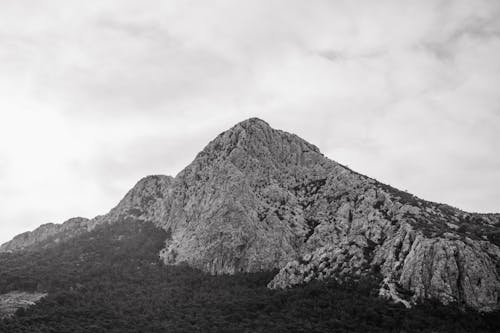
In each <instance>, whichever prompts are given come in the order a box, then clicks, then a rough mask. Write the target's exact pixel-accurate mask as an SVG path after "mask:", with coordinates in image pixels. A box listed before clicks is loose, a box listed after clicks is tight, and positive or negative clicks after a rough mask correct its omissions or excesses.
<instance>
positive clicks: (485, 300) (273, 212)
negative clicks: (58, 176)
mask: <svg viewBox="0 0 500 333" xmlns="http://www.w3.org/2000/svg"><path fill="white" fill-rule="evenodd" d="M127 217H134V218H139V219H143V220H147V221H151V222H153V223H155V224H156V225H158V226H161V227H163V228H164V229H165V230H168V231H170V232H169V234H170V237H169V238H168V239H167V240H166V242H165V248H164V249H163V250H162V251H161V253H160V257H161V258H162V259H163V260H164V262H165V263H168V264H177V263H184V262H185V263H187V264H189V265H192V266H194V267H197V268H200V269H203V270H205V271H207V272H210V273H213V274H221V273H235V272H240V271H243V272H252V271H259V270H266V269H274V268H279V269H280V272H279V273H278V274H277V275H276V277H275V278H274V279H273V280H272V281H271V282H270V283H269V287H271V288H286V287H290V286H294V285H298V284H302V283H307V282H309V281H311V280H313V279H325V278H339V279H340V278H344V277H346V278H356V277H360V276H364V275H367V274H370V275H379V276H380V282H381V289H380V294H381V295H382V296H384V297H390V298H392V299H394V300H396V301H399V302H402V303H403V304H405V305H409V304H411V303H412V302H415V301H417V300H419V299H421V298H430V297H434V298H438V299H439V300H441V301H442V302H444V303H449V302H458V303H460V304H466V305H468V306H472V307H474V308H476V309H480V310H491V309H495V308H498V306H499V295H500V277H499V271H500V250H499V248H498V246H497V245H498V244H499V241H500V233H499V231H500V230H499V227H500V226H499V224H500V215H498V214H476V213H467V212H463V211H460V210H458V209H456V208H453V207H450V206H447V205H443V204H437V203H433V202H428V201H425V200H421V199H419V198H417V197H415V196H413V195H411V194H409V193H407V192H403V191H399V190H397V189H395V188H393V187H390V186H387V185H384V184H381V183H379V182H377V181H376V180H374V179H371V178H368V177H366V176H363V175H360V174H358V173H356V172H354V171H352V170H350V169H349V168H347V167H345V166H343V165H341V164H339V163H336V162H334V161H332V160H329V159H328V158H326V157H325V156H323V155H322V154H321V153H320V152H319V150H318V148H316V147H315V146H313V145H311V144H310V143H307V142H306V141H304V140H302V139H300V138H299V137H297V136H296V135H293V134H289V133H286V132H282V131H279V130H274V129H272V128H271V127H270V126H269V125H268V124H267V123H266V122H264V121H262V120H259V119H255V118H252V119H249V120H246V121H244V122H242V123H239V124H237V125H236V126H234V127H233V128H231V129H230V130H228V131H226V132H224V133H222V134H220V135H219V136H218V137H217V138H215V139H214V140H213V141H212V142H210V143H209V144H208V146H207V147H206V148H205V149H204V150H203V151H202V152H200V153H199V154H198V155H197V157H196V158H195V160H194V161H193V162H192V163H191V164H190V165H189V166H187V167H186V168H185V169H184V170H183V171H182V172H180V173H179V174H178V175H177V176H176V177H175V178H174V179H172V178H171V177H167V176H150V177H146V178H144V179H143V180H141V181H140V182H139V183H138V184H137V185H136V186H135V187H134V188H133V189H132V190H131V191H130V192H129V193H128V194H127V195H126V196H125V197H124V199H123V200H122V201H121V202H120V203H119V204H118V206H117V207H115V208H113V209H112V210H111V211H110V212H109V213H108V214H106V215H104V216H99V217H96V218H94V219H93V220H91V221H88V222H87V223H86V225H87V228H88V229H91V228H93V227H94V226H95V225H97V224H99V223H113V222H115V221H117V220H119V219H122V218H127ZM44 228H45V229H47V230H52V229H53V228H56V227H54V225H51V226H45V227H44ZM56 229H57V228H56ZM56 229H54V230H56ZM57 232H58V231H57V230H56V231H55V232H54V231H50V232H49V231H45V233H46V234H51V235H55V234H57ZM18 237H20V236H18ZM23 237H25V236H23ZM41 238H43V237H38V236H37V237H35V236H34V235H31V236H26V239H29V241H24V240H23V239H24V238H22V239H19V241H18V243H19V244H22V243H23V242H25V244H28V245H29V244H35V243H36V242H37V241H38V240H37V239H41ZM32 239H33V240H32ZM12 242H14V240H13V241H12ZM14 243H15V242H14ZM26 246H27V245H22V246H21V245H18V246H13V245H8V246H6V245H3V246H2V249H3V248H4V247H5V248H10V249H23V248H26Z"/></svg>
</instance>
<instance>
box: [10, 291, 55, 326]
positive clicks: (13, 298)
mask: <svg viewBox="0 0 500 333" xmlns="http://www.w3.org/2000/svg"><path fill="white" fill-rule="evenodd" d="M46 295H47V294H45V293H29V292H24V291H12V292H10V293H7V294H2V295H0V319H2V318H4V317H9V316H12V315H13V314H14V313H15V312H16V311H17V310H18V309H19V308H27V307H28V306H31V305H34V304H35V303H36V302H38V301H39V300H40V299H42V298H43V297H45V296H46Z"/></svg>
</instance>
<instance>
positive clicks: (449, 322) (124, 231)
mask: <svg viewBox="0 0 500 333" xmlns="http://www.w3.org/2000/svg"><path fill="white" fill-rule="evenodd" d="M166 237H167V234H166V233H165V232H164V231H162V230H159V229H156V228H155V227H154V226H153V225H152V224H150V223H144V222H137V221H130V220H129V221H124V222H122V223H116V224H113V225H103V226H101V227H99V228H98V229H96V230H94V231H93V232H91V233H88V234H85V235H81V236H78V237H76V238H73V239H72V240H71V241H69V242H67V243H62V244H58V245H56V246H54V247H50V248H46V249H44V250H42V251H40V252H25V253H20V254H1V255H0V267H1V268H0V293H7V292H9V291H13V290H25V291H39V292H48V293H49V295H48V296H47V297H45V298H44V299H42V300H41V301H40V302H39V303H38V304H37V305H35V306H32V307H30V308H28V309H26V310H24V309H20V310H18V311H17V313H16V314H15V316H14V317H12V318H10V319H4V320H3V321H0V332H12V333H15V332H75V333H78V332H120V333H121V332H391V331H394V332H402V331H405V332H431V331H432V332H495V331H497V332H498V331H500V319H499V318H500V316H499V314H498V313H490V314H480V313H477V312H474V311H469V312H466V313H464V312H462V311H461V310H459V309H458V308H456V307H453V306H447V307H446V306H442V305H439V304H438V303H436V302H427V303H425V304H421V305H419V306H416V307H415V308H413V309H411V310H408V309H405V308H404V307H402V306H400V305H394V304H391V303H389V302H387V301H384V300H382V299H380V298H378V297H376V295H375V294H374V292H373V290H374V287H375V285H374V280H373V279H367V280H362V281H358V282H345V283H343V284H341V285H340V284H338V283H337V282H335V281H325V282H312V283H310V284H308V285H305V286H301V287H297V288H293V289H289V290H269V289H267V288H266V284H267V283H268V282H269V281H270V280H271V279H272V277H273V275H274V273H275V272H261V273H254V274H237V275H234V276H228V275H222V276H209V275H207V274H205V273H202V272H200V271H198V270H195V269H192V268H189V267H187V266H164V265H162V264H161V263H160V262H159V261H158V257H157V253H158V251H159V250H160V249H161V248H162V246H163V241H164V240H165V239H166Z"/></svg>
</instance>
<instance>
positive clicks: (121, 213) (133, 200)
mask: <svg viewBox="0 0 500 333" xmlns="http://www.w3.org/2000/svg"><path fill="white" fill-rule="evenodd" d="M172 182H173V178H172V177H171V176H164V175H153V176H147V177H144V178H142V179H141V180H139V181H138V182H137V184H135V186H134V187H133V188H132V189H131V190H130V191H128V193H127V194H126V195H125V197H124V198H123V199H122V200H121V201H120V202H119V203H118V205H116V207H114V208H113V209H111V211H110V212H109V213H107V214H106V215H102V216H98V217H96V218H94V219H93V221H92V223H91V224H92V227H94V226H95V225H97V224H100V223H114V222H116V221H118V220H121V219H126V218H128V217H131V218H134V219H135V220H144V221H150V222H153V223H155V224H157V225H158V224H160V221H163V220H164V219H165V216H166V214H167V213H168V210H169V207H168V206H167V204H168V202H167V201H166V200H165V198H167V197H168V196H169V195H170V191H171V190H170V188H171V185H172Z"/></svg>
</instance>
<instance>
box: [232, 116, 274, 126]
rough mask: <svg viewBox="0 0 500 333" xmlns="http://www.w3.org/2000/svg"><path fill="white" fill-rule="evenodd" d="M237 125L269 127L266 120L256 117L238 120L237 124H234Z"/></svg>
mask: <svg viewBox="0 0 500 333" xmlns="http://www.w3.org/2000/svg"><path fill="white" fill-rule="evenodd" d="M238 125H239V126H241V127H243V128H248V127H268V128H271V126H270V125H269V124H268V123H267V122H266V121H264V120H262V119H260V118H257V117H252V118H248V119H245V120H243V121H241V122H239V123H238V124H236V126H238Z"/></svg>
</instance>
